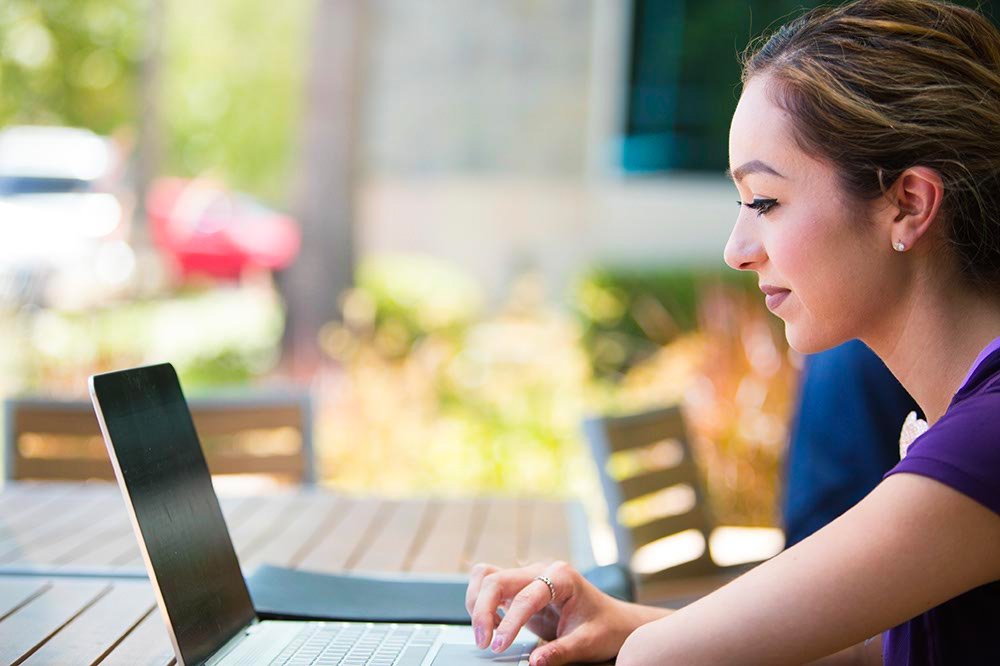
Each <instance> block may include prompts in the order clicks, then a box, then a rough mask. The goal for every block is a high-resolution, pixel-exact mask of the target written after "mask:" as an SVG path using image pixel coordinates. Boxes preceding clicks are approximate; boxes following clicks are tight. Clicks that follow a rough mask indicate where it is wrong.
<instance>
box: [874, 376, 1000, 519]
mask: <svg viewBox="0 0 1000 666" xmlns="http://www.w3.org/2000/svg"><path fill="white" fill-rule="evenodd" d="M900 472H905V473H909V474H919V475H920V476H926V477H928V478H931V479H934V480H935V481H939V482H941V483H943V484H945V485H946V486H949V487H951V488H954V489H955V490H957V491H959V492H960V493H962V494H964V495H966V496H968V497H971V498H972V499H974V500H975V501H977V502H979V503H980V504H982V505H983V506H985V507H987V508H989V509H991V510H993V512H994V513H997V514H1000V394H994V393H987V394H984V395H978V396H975V397H970V398H968V399H966V400H964V401H962V402H961V403H959V404H956V405H953V406H952V407H951V408H950V409H949V410H948V412H946V413H945V415H944V416H943V417H941V419H940V420H939V421H938V422H937V423H935V424H934V426H933V427H932V428H931V429H930V430H928V431H927V432H926V433H924V434H923V435H921V436H920V437H918V438H917V439H916V441H914V442H913V444H912V445H911V446H910V450H909V451H908V452H907V454H906V457H905V458H903V459H902V460H901V461H900V462H899V464H898V465H896V466H895V467H893V468H892V469H891V470H889V472H888V473H887V474H886V475H885V476H886V477H888V476H890V475H892V474H898V473H900Z"/></svg>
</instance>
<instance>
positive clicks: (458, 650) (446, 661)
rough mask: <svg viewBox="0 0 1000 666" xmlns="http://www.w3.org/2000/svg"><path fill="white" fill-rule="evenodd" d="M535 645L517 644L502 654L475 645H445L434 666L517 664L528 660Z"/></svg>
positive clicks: (436, 656) (436, 657)
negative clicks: (488, 663)
mask: <svg viewBox="0 0 1000 666" xmlns="http://www.w3.org/2000/svg"><path fill="white" fill-rule="evenodd" d="M533 645H534V643H519V642H515V643H514V644H513V645H511V646H510V647H509V648H507V649H506V650H504V651H503V653H502V654H494V653H493V652H491V651H490V650H480V649H479V648H477V647H476V646H475V645H449V644H447V643H445V644H444V645H442V646H441V649H440V650H438V653H437V654H436V655H435V656H434V661H433V662H431V664H432V666H467V665H468V664H470V663H487V662H491V663H494V664H517V663H519V662H520V661H521V660H522V659H527V658H528V654H529V653H530V652H531V648H532V646H533Z"/></svg>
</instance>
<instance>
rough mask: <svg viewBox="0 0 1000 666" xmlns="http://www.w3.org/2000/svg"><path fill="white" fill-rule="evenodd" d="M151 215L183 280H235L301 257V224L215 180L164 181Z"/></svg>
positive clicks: (149, 206)
mask: <svg viewBox="0 0 1000 666" xmlns="http://www.w3.org/2000/svg"><path fill="white" fill-rule="evenodd" d="M146 210H147V211H148V214H149V221H150V229H151V232H152V237H153V242H154V243H155V244H156V246H157V247H159V248H160V250H161V251H163V252H164V253H166V254H167V255H168V256H170V257H171V258H172V259H173V260H174V262H175V264H176V265H177V268H178V269H179V271H180V273H181V275H182V277H190V276H193V275H204V276H209V277H214V278H218V279H223V280H235V279H237V278H239V276H240V275H241V274H242V273H243V272H244V271H245V270H247V269H269V270H278V269H282V268H285V267H286V266H288V265H289V264H291V263H292V261H293V260H294V259H295V257H296V255H297V254H298V252H299V245H300V243H301V233H300V232H299V226H298V223H297V222H296V221H295V220H293V219H292V218H291V217H288V216H287V215H283V214H281V213H278V212H276V211H273V210H271V209H269V208H267V207H265V206H263V205H262V204H260V203H258V202H257V201H255V200H253V199H252V198H250V197H249V196H247V195H244V194H240V193H236V192H231V191H229V190H227V189H226V188H225V187H223V186H222V185H221V184H220V183H218V182H215V181H212V180H207V179H196V180H184V179H179V178H166V179H162V180H159V181H157V182H155V183H154V184H153V187H152V189H151V190H150V193H149V195H148V197H147V199H146Z"/></svg>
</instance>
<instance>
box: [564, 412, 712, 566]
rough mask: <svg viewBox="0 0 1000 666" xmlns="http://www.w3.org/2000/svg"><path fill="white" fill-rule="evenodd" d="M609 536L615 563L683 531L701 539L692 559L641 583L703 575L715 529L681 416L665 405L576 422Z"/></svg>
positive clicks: (709, 561) (628, 561)
mask: <svg viewBox="0 0 1000 666" xmlns="http://www.w3.org/2000/svg"><path fill="white" fill-rule="evenodd" d="M583 428H584V433H585V434H586V436H587V440H588V442H589V444H590V448H591V452H592V454H593V456H594V461H595V462H596V463H597V467H598V470H599V472H600V476H601V484H602V486H603V489H604V497H605V500H606V502H607V507H608V515H609V518H610V520H611V523H612V527H613V528H614V531H615V541H616V542H617V545H618V558H619V561H620V562H623V563H631V562H632V558H633V556H634V555H635V553H636V551H637V550H638V549H639V548H641V547H642V546H645V545H647V544H650V543H652V542H654V541H657V540H659V539H662V538H664V537H668V536H671V535H674V534H678V533H680V532H684V531H687V530H690V529H695V530H697V531H698V532H700V533H701V535H702V537H703V538H704V539H705V548H704V552H703V553H702V554H701V555H700V556H699V557H698V558H697V559H695V560H692V561H690V562H686V563H684V564H680V565H677V566H670V567H666V568H664V569H661V570H658V571H653V572H647V573H643V575H642V576H641V578H642V579H643V580H655V579H662V578H680V577H689V576H699V575H704V574H711V573H714V572H715V571H716V570H717V568H718V567H717V565H716V564H715V563H714V562H713V561H712V558H711V553H710V551H709V548H708V543H709V541H708V540H709V536H710V535H711V533H712V530H713V528H714V527H715V524H714V519H713V517H712V513H711V509H710V507H709V505H708V497H707V494H706V492H705V490H704V487H703V485H702V482H701V479H700V478H699V475H698V469H697V466H696V465H695V461H694V456H693V455H692V451H691V444H690V441H689V438H688V433H687V428H686V426H685V423H684V418H683V416H682V415H681V411H680V409H679V408H677V407H668V408H664V409H657V410H653V411H648V412H643V413H640V414H632V415H628V416H604V417H598V418H590V419H587V420H585V421H584V424H583Z"/></svg>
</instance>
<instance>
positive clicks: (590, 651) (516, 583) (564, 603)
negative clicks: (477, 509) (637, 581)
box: [465, 562, 652, 666]
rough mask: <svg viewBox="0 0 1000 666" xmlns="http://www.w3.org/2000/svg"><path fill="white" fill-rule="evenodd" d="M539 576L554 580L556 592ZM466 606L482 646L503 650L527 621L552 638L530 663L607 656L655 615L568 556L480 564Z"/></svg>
mask: <svg viewBox="0 0 1000 666" xmlns="http://www.w3.org/2000/svg"><path fill="white" fill-rule="evenodd" d="M538 576H545V577H547V578H548V579H549V580H551V581H552V588H553V589H554V592H555V594H554V596H553V591H552V590H550V589H549V586H548V585H547V584H546V583H545V582H544V581H542V580H539V579H538V578H537V577H538ZM465 607H466V609H467V610H468V611H469V615H471V616H472V627H473V631H474V632H475V637H476V645H478V646H479V647H480V648H483V649H485V648H486V647H490V649H492V650H493V651H494V652H502V651H504V650H506V649H507V648H508V647H509V646H510V644H511V643H512V642H513V640H514V638H516V636H517V633H518V632H519V631H520V630H521V627H524V626H527V627H528V629H530V630H531V631H533V632H534V633H535V634H537V635H538V636H539V637H541V638H543V639H545V640H547V641H549V642H548V643H546V644H544V645H541V646H539V647H537V648H535V650H534V651H533V652H532V653H531V658H530V663H531V666H559V665H560V664H566V663H569V662H581V661H584V662H586V661H606V660H608V659H611V658H612V657H614V656H615V655H616V654H618V650H619V648H621V646H622V643H624V642H625V639H626V638H627V637H628V635H629V634H630V633H632V631H633V630H635V628H636V627H638V626H639V625H640V624H642V623H643V622H647V621H649V620H650V619H652V618H649V617H645V615H646V613H643V612H642V610H643V609H641V607H638V606H634V605H633V604H627V603H625V602H623V601H619V600H618V599H615V598H614V597H611V596H608V595H607V594H604V593H603V592H601V591H600V590H598V589H597V588H596V587H594V586H593V585H592V584H591V583H590V582H589V581H588V580H587V579H585V578H584V577H583V576H582V575H580V573H579V572H577V571H576V570H575V569H573V568H572V567H571V566H569V565H568V564H566V563H565V562H553V563H550V564H532V565H530V566H527V567H523V568H520V569H499V568H498V567H495V566H491V565H488V564H477V565H476V566H475V567H473V569H472V576H471V578H470V580H469V588H468V591H467V592H466V594H465ZM498 608H502V609H503V611H504V615H503V617H502V618H501V617H500V615H499V614H498V613H497V609H498ZM645 610H649V609H645Z"/></svg>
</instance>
